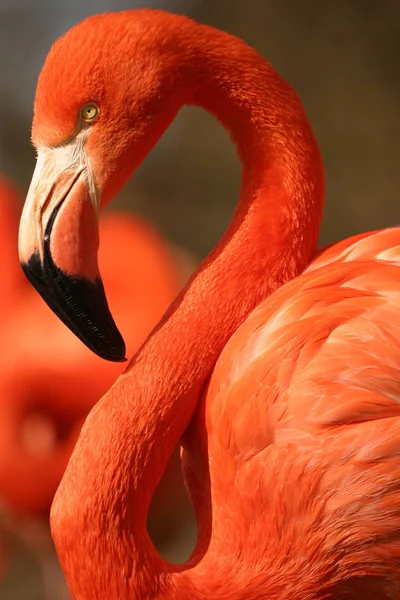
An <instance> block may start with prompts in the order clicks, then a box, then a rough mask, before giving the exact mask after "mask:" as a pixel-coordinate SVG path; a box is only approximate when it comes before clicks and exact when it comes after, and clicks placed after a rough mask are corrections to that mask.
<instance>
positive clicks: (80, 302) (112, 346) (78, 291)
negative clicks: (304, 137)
mask: <svg viewBox="0 0 400 600" xmlns="http://www.w3.org/2000/svg"><path fill="white" fill-rule="evenodd" d="M45 250H46V248H45ZM21 266H22V269H23V271H24V273H25V275H26V277H27V278H28V280H29V281H30V282H31V284H32V285H33V286H34V287H35V288H36V290H37V291H38V292H39V294H40V295H41V296H42V298H43V300H44V301H45V302H46V303H47V304H48V306H49V307H50V308H51V310H52V311H53V312H54V313H55V314H56V315H57V316H58V317H59V318H60V319H61V321H63V323H64V324H65V325H67V327H69V329H70V330H71V331H72V332H73V333H74V334H75V335H76V336H77V337H78V338H79V339H80V340H81V341H82V342H83V343H84V344H85V345H86V346H87V347H88V348H89V349H90V350H92V352H94V353H95V354H97V355H98V356H100V357H101V358H103V359H105V360H109V361H112V362H125V361H126V360H127V358H126V348H125V342H124V340H123V337H122V336H121V334H120V332H119V330H118V328H117V326H116V324H115V322H114V319H113V318H112V315H111V313H110V309H109V307H108V303H107V299H106V295H105V292H104V287H103V283H102V281H101V279H100V278H97V279H95V280H94V281H90V280H87V279H85V278H83V277H73V276H70V275H67V274H66V273H64V272H63V271H62V270H61V269H60V268H58V267H57V266H56V265H55V263H54V261H53V259H52V257H51V255H50V253H49V252H48V251H47V252H46V251H45V257H44V261H43V263H42V262H41V260H40V256H39V254H37V253H35V254H32V256H31V257H30V259H29V261H28V262H23V263H21Z"/></svg>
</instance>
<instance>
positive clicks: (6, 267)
mask: <svg viewBox="0 0 400 600" xmlns="http://www.w3.org/2000/svg"><path fill="white" fill-rule="evenodd" d="M20 206H22V197H21V195H20V193H19V191H18V190H17V189H16V187H15V186H14V184H13V183H12V182H11V181H10V180H9V179H7V178H6V177H5V176H4V175H1V174H0V230H1V255H0V281H1V293H0V319H1V321H5V320H6V319H7V318H8V317H9V314H10V311H13V310H14V308H15V302H16V299H17V298H18V297H19V296H20V292H21V291H22V290H23V289H25V290H26V289H27V286H26V279H25V277H23V275H22V273H21V267H20V266H19V264H18V252H17V249H16V246H15V242H16V240H17V237H18V221H19V216H20V209H19V207H20ZM21 275H22V277H21Z"/></svg>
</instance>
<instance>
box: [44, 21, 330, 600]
mask: <svg viewBox="0 0 400 600" xmlns="http://www.w3.org/2000/svg"><path fill="white" fill-rule="evenodd" d="M137 14H139V13H136V11H132V12H128V13H124V19H126V27H129V22H130V20H135V19H137V18H138V16H137ZM147 14H148V12H146V15H147ZM152 14H153V17H151V19H149V23H150V25H149V33H148V36H147V40H146V42H147V44H148V51H149V52H151V51H153V52H154V53H157V54H159V53H160V52H162V51H163V48H161V49H160V46H161V45H162V44H163V45H164V46H165V47H167V50H165V52H168V59H169V62H168V63H167V64H166V68H170V69H171V81H170V89H169V90H167V91H165V90H164V91H163V90H161V92H160V94H161V95H160V100H159V105H158V108H159V110H160V111H161V107H162V106H163V105H164V104H165V105H168V106H171V102H170V99H169V98H166V97H164V96H162V93H168V94H169V93H174V98H175V100H174V102H175V101H176V102H175V104H174V109H173V110H172V111H171V113H170V114H169V115H168V117H166V118H165V119H163V118H161V117H160V118H158V115H156V117H155V121H157V123H158V130H157V132H156V133H155V134H154V141H156V139H157V138H158V137H159V136H160V135H161V133H162V130H163V128H164V127H166V126H167V125H168V123H169V121H170V120H171V118H172V117H173V116H174V114H175V112H176V111H177V110H178V109H179V106H180V105H181V104H182V103H189V104H198V105H200V106H203V107H204V108H205V109H206V110H208V111H210V112H211V113H213V114H214V115H215V116H216V117H217V118H218V119H219V120H220V121H221V122H222V123H223V125H224V126H225V127H226V128H227V129H228V130H229V131H230V133H231V136H232V138H233V140H234V141H235V143H236V144H237V147H238V152H239V156H240V159H241V162H242V167H243V172H242V186H241V192H240V198H239V203H238V207H237V209H236V211H235V214H234V216H233V219H232V222H231V224H230V226H229V228H228V230H227V232H226V233H225V235H224V236H223V238H222V240H221V241H220V243H219V244H218V246H217V247H216V248H215V249H214V250H213V252H211V254H210V255H209V256H208V257H207V259H206V260H205V261H204V262H203V264H202V265H201V266H200V268H199V270H198V271H197V273H196V274H195V275H194V277H192V279H191V281H190V282H189V284H188V285H187V286H186V287H185V289H184V290H183V292H182V293H181V294H180V295H179V297H178V298H177V299H176V301H175V302H174V304H173V305H172V306H171V307H170V309H169V310H168V312H167V313H166V315H165V316H164V318H163V319H162V321H161V322H160V324H159V325H158V326H157V327H156V329H155V330H154V331H153V333H152V335H151V336H150V337H149V338H148V340H147V342H146V343H145V344H144V345H143V347H142V348H141V350H140V351H139V352H138V354H137V355H136V356H135V357H134V358H133V360H132V361H131V364H130V365H129V367H128V369H127V371H126V373H125V374H124V375H122V376H121V377H120V378H119V379H118V380H117V382H116V383H115V384H114V385H113V387H112V388H111V389H110V390H109V392H108V393H107V394H106V396H104V397H103V399H102V400H101V401H100V402H99V403H98V405H97V406H96V407H95V409H94V410H93V411H92V412H91V414H90V415H89V417H88V419H87V421H86V423H85V426H84V428H83V430H82V433H81V436H80V439H79V441H78V444H77V446H76V449H75V451H74V453H73V456H72V459H71V461H70V463H69V466H68V468H67V471H66V473H65V476H64V479H63V481H62V483H61V485H60V488H59V490H58V493H57V495H56V498H55V501H54V504H53V509H52V517H51V522H52V531H53V536H54V540H55V543H56V547H57V551H58V554H59V557H60V560H61V564H62V567H63V569H64V572H65V574H66V577H67V580H68V583H69V586H70V589H71V592H72V594H73V595H74V597H76V598H77V600H89V599H93V600H94V599H95V598H96V599H97V598H100V597H102V598H108V599H110V600H111V599H113V598H119V599H120V600H124V599H128V598H132V597H136V598H156V597H159V598H161V597H162V598H175V597H179V598H184V597H190V598H195V597H199V598H203V597H205V596H204V595H202V594H201V590H200V589H198V595H197V593H196V591H195V589H194V588H193V589H192V588H190V592H189V589H188V588H187V587H185V589H183V586H184V585H185V586H187V585H189V584H188V581H190V572H189V573H188V572H186V573H185V574H183V573H177V572H178V571H182V570H183V571H185V565H184V566H183V567H177V566H174V565H169V564H167V563H164V562H163V561H162V559H161V558H160V557H159V556H158V555H157V553H156V552H155V550H154V548H153V547H152V545H151V542H150V540H149V538H148V535H147V531H146V514H147V510H148V506H149V502H150V499H151V496H152V493H153V491H154V489H155V487H156V486H157V483H158V481H159V479H160V477H161V474H162V472H163V470H164V469H165V466H166V464H167V461H168V458H169V457H170V455H171V453H172V451H173V449H174V447H175V446H176V445H177V443H178V442H179V440H180V438H181V436H182V435H183V433H184V431H185V430H186V428H187V426H188V425H189V423H190V420H191V418H192V416H193V413H194V410H195V408H196V405H197V402H198V399H199V396H200V393H201V390H202V388H203V386H204V385H205V383H206V381H207V378H208V376H209V374H210V372H211V370H212V369H213V366H214V364H215V362H216V360H217V358H218V356H219V354H220V352H221V351H222V349H223V347H224V345H225V344H226V342H227V340H228V339H229V337H230V336H231V335H232V333H233V332H234V331H235V329H236V328H237V327H238V326H239V324H240V323H241V322H242V321H243V320H244V318H245V317H246V316H247V315H248V314H249V312H250V311H251V310H252V309H253V308H254V307H255V306H256V305H257V304H258V303H259V302H260V300H261V299H263V298H265V297H266V296H268V295H269V294H270V293H271V292H273V291H274V290H275V289H277V288H278V287H279V286H280V285H282V284H283V283H284V282H285V281H287V280H289V279H291V278H293V277H295V276H296V275H298V274H299V273H301V272H302V270H303V269H304V268H305V266H306V265H307V264H308V262H309V261H310V259H311V257H312V255H313V253H314V251H315V246H316V242H317V236H318V228H319V223H320V218H321V212H322V204H323V197H324V174H323V167H322V163H321V158H320V154H319V151H318V147H317V144H316V142H315V140H314V137H313V134H312V131H311V128H310V126H309V123H308V121H307V118H306V116H305V114H304V112H303V109H302V107H301V104H300V102H299V100H298V97H297V95H296V94H295V93H294V91H293V90H292V89H291V88H290V87H289V86H288V85H287V84H286V83H285V82H284V81H283V80H282V79H281V78H280V77H279V75H278V74H277V73H276V72H275V71H274V70H273V69H272V67H271V66H270V65H269V64H268V63H267V62H266V61H265V60H264V59H262V58H261V57H260V56H259V55H258V54H257V53H256V52H255V51H254V50H252V49H251V48H249V47H248V46H247V45H246V44H244V43H243V42H242V41H240V40H238V39H236V38H234V37H232V36H230V35H227V34H225V33H222V32H220V31H216V30H214V29H212V28H210V27H205V26H201V25H198V24H196V23H193V22H191V21H190V20H188V19H186V18H184V17H178V16H173V15H166V14H164V13H161V12H154V13H152ZM107 18H109V19H113V18H114V15H108V17H107ZM115 19H116V20H119V22H120V20H121V19H122V16H121V13H120V14H119V15H116V16H115ZM151 37H152V40H153V46H151V44H149V39H150V38H151ZM160 40H161V41H160ZM98 43H100V44H101V40H99V41H98ZM134 43H137V40H136V41H135V40H132V44H134ZM126 52H129V48H128V47H126ZM171 56H173V60H172V61H171ZM155 84H156V82H155ZM127 85H129V84H128V83H127ZM149 145H151V144H149ZM148 149H149V147H148V146H146V148H145V150H146V151H147V150H148ZM144 153H145V152H144ZM197 450H198V452H199V456H200V455H201V454H202V453H201V449H200V448H197ZM203 451H204V452H203V453H204V454H205V449H204V448H203ZM204 486H206V482H204ZM199 527H200V537H199V539H200V540H203V541H201V542H199V544H200V545H201V544H204V536H202V534H201V528H202V523H201V522H200V523H199ZM206 551H207V548H206V547H202V548H197V552H196V555H197V556H201V554H204V553H205V552H206ZM192 566H193V564H192ZM174 572H175V573H174ZM182 575H184V577H182ZM184 582H185V583H184ZM197 585H200V583H198V584H197ZM180 586H181V587H180ZM196 589H197V588H196ZM205 589H206V588H205ZM185 593H186V594H189V593H190V596H189V595H186V596H185V595H184V594H185ZM132 594H133V595H132ZM174 594H177V595H174ZM215 597H218V596H215Z"/></svg>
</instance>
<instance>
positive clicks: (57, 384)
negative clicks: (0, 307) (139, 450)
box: [0, 213, 181, 517]
mask: <svg viewBox="0 0 400 600" xmlns="http://www.w3.org/2000/svg"><path fill="white" fill-rule="evenodd" d="M100 231H101V236H102V240H103V244H102V247H101V251H100V256H99V262H100V265H101V269H102V273H103V276H104V280H105V283H106V285H107V289H108V291H109V301H110V305H111V307H112V310H113V312H114V314H116V315H117V317H118V322H119V325H120V326H121V329H122V331H124V334H125V339H126V340H127V343H128V350H129V356H132V355H133V353H134V352H135V351H136V350H137V349H138V348H139V346H140V344H142V343H143V341H144V340H145V339H146V336H147V335H148V333H149V332H150V330H151V328H152V327H153V326H154V325H155V324H156V323H157V321H158V320H159V318H160V317H161V316H162V314H163V312H164V310H165V308H166V307H167V306H168V304H169V303H170V302H171V300H172V299H173V298H174V296H175V295H176V294H177V293H178V291H179V289H180V288H181V285H180V284H181V281H180V274H179V272H178V267H177V266H176V265H175V264H174V260H173V254H172V252H170V249H169V248H168V247H167V245H166V244H165V242H164V240H163V239H162V238H161V237H160V236H159V235H158V234H157V233H156V231H155V230H154V229H153V227H151V226H150V225H149V224H148V223H146V222H145V221H144V220H142V219H140V218H138V217H136V216H134V215H130V214H126V213H110V214H107V215H105V216H104V218H102V219H101V223H100ZM16 239H17V238H15V239H14V244H15V242H16ZM118 257H119V258H120V260H118V262H117V258H118ZM17 266H18V270H19V271H20V273H21V268H20V266H19V264H18V255H17ZM24 280H25V281H26V279H25V278H24ZM32 292H33V293H32ZM16 340H17V341H16ZM1 342H2V344H3V346H4V347H5V348H7V349H8V350H7V353H5V355H4V356H2V357H1V360H0V365H1V378H0V497H2V498H3V500H4V501H5V502H6V503H7V504H8V505H9V507H12V508H13V509H14V510H16V511H18V512H22V513H26V514H29V515H31V516H37V517H43V516H47V514H48V511H49V509H50V506H51V502H52V500H53V496H54V494H55V492H56V489H57V486H58V484H59V482H60V480H61V477H62V474H63V473H64V470H65V467H66V465H67V462H68V459H69V456H70V454H71V452H72V449H73V447H74V445H75V442H76V440H77V437H78V433H79V431H80V428H81V426H82V423H83V421H84V419H85V417H86V415H87V414H88V412H89V411H90V409H91V408H92V407H93V405H94V404H95V403H96V401H97V400H98V399H99V398H101V396H102V394H104V393H105V392H106V391H107V389H108V388H109V387H110V386H111V385H112V383H113V382H114V381H115V379H116V378H117V376H118V375H119V374H120V373H121V371H122V365H121V364H120V363H106V364H102V363H101V361H100V359H99V358H98V357H97V356H96V355H95V354H93V353H92V352H90V351H89V350H88V349H87V348H86V347H85V346H83V345H82V344H81V343H80V342H79V341H78V340H77V338H76V337H75V336H73V335H72V334H71V332H70V331H68V329H66V328H65V327H64V326H63V324H62V323H61V322H60V321H59V320H58V319H57V318H56V317H55V315H54V314H53V313H52V312H51V311H50V310H49V309H48V307H47V306H46V305H45V304H44V303H43V302H42V300H41V298H40V297H39V296H38V295H37V294H36V292H34V291H33V290H32V288H30V287H29V288H28V290H27V293H25V294H24V298H22V299H20V301H19V305H18V310H16V311H15V312H14V314H12V315H10V317H9V319H8V321H7V323H5V324H4V325H3V328H2V332H1ZM57 348H58V351H57ZM22 365H23V368H22ZM94 374H96V375H95V376H94ZM21 482H23V485H22V484H21ZM159 508H160V507H159Z"/></svg>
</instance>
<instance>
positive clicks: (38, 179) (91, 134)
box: [19, 10, 182, 361]
mask: <svg viewBox="0 0 400 600" xmlns="http://www.w3.org/2000/svg"><path fill="white" fill-rule="evenodd" d="M160 12H161V11H160ZM157 14H158V13H157V11H149V10H140V11H127V12H121V13H108V14H104V15H97V16H95V17H90V18H88V19H86V20H85V21H82V22H81V23H80V24H78V25H77V26H75V27H73V28H72V29H71V30H70V31H68V32H67V33H66V34H65V35H64V36H63V37H61V38H60V39H59V40H57V41H56V42H55V44H54V45H53V47H52V48H51V50H50V52H49V54H48V56H47V58H46V61H45V64H44V66H43V69H42V72H41V74H40V76H39V80H38V85H37V91H36V98H35V105H34V118H33V126H32V141H33V144H34V146H35V148H36V151H37V163H36V168H35V172H34V174H33V178H32V182H31V185H30V188H29V191H28V195H27V199H26V202H25V206H24V210H23V214H22V217H21V222H20V231H19V255H20V261H21V264H22V267H23V270H24V272H25V274H26V275H27V277H28V279H29V280H30V281H31V283H32V284H33V285H34V286H35V287H36V289H37V290H38V292H39V293H40V294H41V295H42V297H43V298H44V300H45V301H46V302H47V303H48V305H49V306H50V307H51V308H52V310H53V311H54V312H55V313H56V314H57V315H58V316H59V317H60V318H61V319H62V320H63V321H64V323H65V324H66V325H67V326H68V327H69V328H70V329H71V330H72V331H73V332H74V333H75V334H76V335H77V336H78V337H79V338H80V339H81V340H82V341H83V342H84V343H85V344H86V345H87V346H88V347H89V348H90V349H91V350H93V351H94V352H95V353H96V354H98V355H99V356H101V357H103V358H105V359H108V360H112V361H121V360H125V344H124V341H123V339H122V336H121V334H120V333H119V331H118V328H117V326H116V324H115V322H114V320H113V318H112V316H111V314H110V311H109V308H108V303H107V299H106V295H105V292H104V288H103V284H102V281H101V277H100V273H99V270H98V264H97V252H98V246H99V233H98V216H99V211H100V210H101V208H102V207H103V206H105V205H106V204H107V203H108V202H109V201H110V200H111V199H112V198H113V197H114V196H115V195H116V193H117V192H118V191H119V190H120V189H121V187H122V186H123V185H124V183H125V182H126V181H127V180H128V178H129V177H130V176H131V174H132V173H133V171H134V170H135V168H136V167H137V166H138V165H139V164H140V162H141V161H142V160H143V159H144V158H145V156H146V155H147V154H148V152H149V151H150V150H151V148H152V147H153V146H154V144H155V143H156V142H157V140H158V138H159V137H160V135H161V134H162V133H163V131H164V130H165V129H166V127H167V126H168V125H169V124H170V122H171V121H172V119H173V118H174V116H175V114H176V112H177V110H178V109H179V106H180V105H181V104H182V101H179V99H178V98H177V94H178V92H177V91H176V89H177V88H176V85H175V86H174V82H175V84H176V71H177V67H176V60H173V56H174V53H176V48H175V49H174V46H173V45H172V44H171V43H168V41H167V39H168V36H167V35H164V36H163V37H158V36H160V33H159V31H158V29H157V27H156V24H157ZM160 16H161V15H160ZM162 21H163V24H164V25H165V14H164V17H163V19H162ZM164 34H165V27H164Z"/></svg>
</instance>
